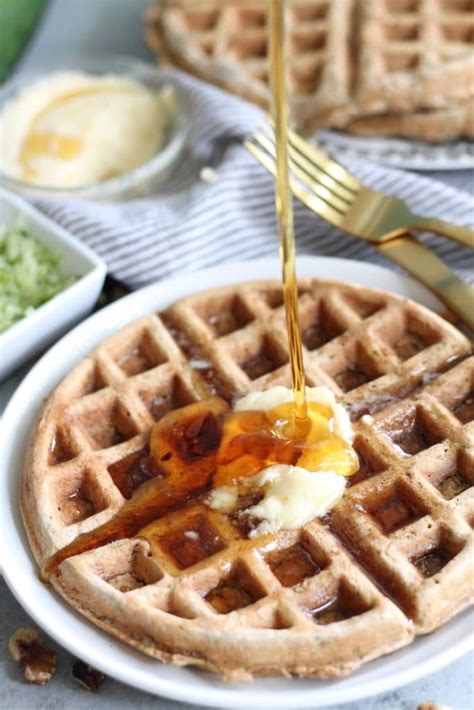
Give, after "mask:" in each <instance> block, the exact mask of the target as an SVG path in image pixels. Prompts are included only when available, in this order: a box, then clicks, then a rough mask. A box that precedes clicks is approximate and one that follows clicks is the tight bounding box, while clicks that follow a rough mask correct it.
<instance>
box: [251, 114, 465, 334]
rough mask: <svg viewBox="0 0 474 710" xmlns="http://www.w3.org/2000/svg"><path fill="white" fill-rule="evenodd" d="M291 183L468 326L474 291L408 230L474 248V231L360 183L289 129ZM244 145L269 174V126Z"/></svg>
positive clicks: (271, 145) (272, 159)
mask: <svg viewBox="0 0 474 710" xmlns="http://www.w3.org/2000/svg"><path fill="white" fill-rule="evenodd" d="M288 139H289V146H288V151H289V158H290V169H291V176H290V188H291V191H292V192H293V194H294V195H295V197H296V198H297V199H299V200H300V201H301V202H303V204H305V205H306V206H307V207H308V208H309V209H311V210H312V211H313V212H315V213H316V214H317V215H319V216H320V217H322V218H323V219H324V220H326V221H327V222H329V223H330V224H332V225H334V226H335V227H338V228H339V229H341V230H343V231H345V232H348V233H349V234H352V235H353V236H355V237H358V238H360V239H363V240H364V241H367V242H369V243H371V244H372V246H374V247H375V248H376V249H377V250H378V251H379V252H381V253H382V254H384V255H385V256H386V257H387V258H389V259H391V260H392V261H394V262H395V263H397V264H399V265H400V266H402V267H404V268H405V269H406V270H407V271H409V272H410V273H411V274H412V275H413V276H415V278H417V279H418V280H419V281H421V282H422V283H423V284H425V286H427V287H428V288H429V289H431V290H432V291H433V292H434V293H435V294H436V295H437V296H438V298H440V300H441V301H443V302H444V303H445V304H446V305H447V306H448V307H449V308H450V309H451V310H452V311H453V312H454V313H455V314H456V315H457V316H458V317H459V318H460V319H461V320H462V321H463V322H464V323H466V324H467V325H468V326H469V327H470V328H471V330H474V291H473V290H472V289H471V288H470V287H469V286H468V285H467V284H465V283H464V282H463V281H462V280H461V279H459V278H458V277H457V276H456V274H454V273H453V272H452V271H451V269H449V268H448V267H447V266H446V264H444V263H443V262H442V261H441V260H440V259H438V257H437V256H436V255H435V254H434V253H433V252H432V251H431V250H430V249H428V247H425V246H424V245H423V244H421V243H420V242H418V241H417V240H416V239H415V238H414V237H412V236H409V235H408V234H407V232H408V231H416V230H419V231H431V232H436V233H438V234H442V235H443V236H447V237H449V238H450V239H453V240H454V241H457V242H459V243H461V244H463V245H464V246H469V247H471V248H474V232H472V231H471V230H469V229H467V228H465V227H460V226H457V225H452V224H448V223H446V222H442V221H441V220H436V219H432V218H428V217H420V216H418V215H414V214H413V213H412V212H411V211H410V210H409V209H408V207H407V206H406V204H405V203H404V202H403V201H402V200H399V199H397V198H395V197H390V196H388V195H385V194H383V193H381V192H377V191H376V190H372V189H371V188H368V187H366V186H365V185H363V184H362V183H361V182H360V181H359V180H358V179H357V178H355V177H354V176H353V175H351V173H349V172H348V171H347V170H346V169H345V168H344V167H343V166H342V165H341V164H340V163H338V162H336V161H335V160H334V159H333V158H331V157H330V156H329V155H327V154H326V153H325V152H324V151H322V150H321V149H320V148H317V147H315V146H313V145H310V144H309V143H307V141H305V140H304V139H303V138H301V137H300V136H298V135H297V134H296V133H294V131H291V130H290V131H289V132H288ZM245 145H246V147H247V148H248V150H250V152H251V153H252V154H253V155H254V156H255V157H256V158H257V160H258V161H259V162H260V163H261V164H262V165H263V167H265V168H266V169H267V170H268V171H269V172H270V173H271V174H272V175H273V176H275V174H276V167H275V144H274V137H273V132H272V130H271V129H270V128H269V127H266V128H264V129H263V130H261V131H256V132H254V133H253V134H252V140H249V141H246V142H245Z"/></svg>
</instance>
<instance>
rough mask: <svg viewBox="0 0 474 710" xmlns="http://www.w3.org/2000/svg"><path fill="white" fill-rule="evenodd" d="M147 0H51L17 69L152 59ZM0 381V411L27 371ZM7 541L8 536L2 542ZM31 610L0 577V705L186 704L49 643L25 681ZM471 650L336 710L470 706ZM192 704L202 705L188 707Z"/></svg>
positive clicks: (9, 709) (103, 707) (104, 707)
mask: <svg viewBox="0 0 474 710" xmlns="http://www.w3.org/2000/svg"><path fill="white" fill-rule="evenodd" d="M148 4H149V0H50V3H49V7H48V9H47V11H46V13H45V14H44V16H43V20H42V22H41V25H40V27H39V29H38V31H37V33H36V35H35V37H34V38H33V40H32V42H31V43H30V46H29V48H28V50H27V51H26V52H25V54H24V56H23V58H22V60H21V62H20V63H19V65H18V66H17V70H19V71H21V70H23V69H28V68H31V67H35V66H37V65H38V64H41V63H42V62H44V61H51V60H55V59H61V58H62V57H68V56H71V55H72V54H81V53H94V54H96V53H100V52H114V53H122V54H129V55H133V56H136V57H139V58H142V59H150V58H151V55H150V53H149V52H148V51H147V49H146V48H145V47H144V45H143V42H142V24H141V17H142V15H143V12H144V11H145V9H146V7H147V6H148ZM433 177H436V178H438V179H443V180H445V181H446V182H448V183H449V184H451V185H453V187H458V188H460V189H465V190H468V191H470V192H471V193H472V190H473V175H472V173H468V172H466V171H464V172H462V173H440V174H437V175H433ZM27 369H28V368H24V370H23V371H22V372H21V373H17V375H15V376H13V377H12V378H10V380H9V381H7V382H6V383H4V384H3V385H2V386H0V411H1V410H2V409H3V406H4V405H5V403H6V401H7V399H8V398H9V396H10V395H11V393H12V392H13V390H14V388H15V386H16V384H17V383H18V382H19V381H20V379H21V377H22V375H23V374H24V372H26V371H27ZM2 544H5V541H2ZM30 623H31V622H30V620H29V618H28V615H27V614H26V613H25V612H24V611H23V610H22V608H21V607H20V606H19V604H18V603H17V602H16V600H15V599H14V597H13V596H12V594H11V593H10V591H9V590H8V589H7V587H6V585H5V583H4V582H3V580H0V689H1V690H0V708H1V710H89V709H90V708H94V709H95V708H98V709H99V710H109V709H112V708H114V710H128V708H134V709H135V708H136V709H137V710H139V709H140V708H148V707H150V708H151V707H153V708H160V709H161V710H172V709H173V708H176V710H178V709H179V708H183V707H185V706H184V705H181V704H178V703H174V702H171V701H168V700H164V699H162V698H155V697H152V696H150V695H148V694H146V693H141V692H139V691H137V690H134V689H132V688H129V687H127V686H126V685H123V684H121V683H118V682H116V681H114V680H112V679H107V680H106V681H105V683H104V684H103V685H102V686H101V688H100V690H99V692H98V693H97V695H95V696H93V695H91V694H89V693H87V692H86V691H85V690H83V689H82V688H81V687H80V686H78V685H77V684H76V683H75V682H74V681H73V680H72V678H71V675H70V669H71V664H72V657H71V655H70V654H69V653H67V652H66V651H64V650H63V649H61V648H59V647H58V646H57V644H54V643H53V642H51V645H52V647H54V648H56V649H57V651H58V661H59V664H58V671H57V673H56V675H55V676H54V678H53V680H52V681H51V683H50V684H49V685H48V686H45V687H43V688H37V687H34V686H29V685H26V684H25V683H24V681H23V680H22V677H21V673H20V669H19V667H18V666H17V664H15V663H14V662H13V661H11V659H10V658H9V656H8V652H7V643H8V639H9V638H10V636H11V635H12V634H13V632H14V631H15V630H16V629H17V628H18V627H19V626H24V625H29V624H30ZM473 664H474V658H473V655H472V654H471V655H468V656H465V657H464V658H462V659H460V660H458V661H457V662H456V663H453V664H452V665H450V666H449V667H447V668H445V669H443V670H441V671H439V672H437V673H435V674H433V675H429V676H427V677H426V678H423V679H422V680H420V681H417V682H416V683H412V684H410V685H408V686H406V687H404V688H401V689H399V690H397V691H395V692H392V693H389V694H385V695H382V696H377V697H375V698H373V699H371V700H366V701H363V702H357V703H351V704H349V705H347V704H346V705H340V706H337V708H335V710H349V708H351V710H415V708H416V707H417V705H418V704H419V703H420V702H422V701H423V700H429V701H431V702H434V703H439V704H446V705H448V706H450V707H451V708H453V710H470V709H471V708H473V707H474V689H473V675H474V673H473V671H474V665H473ZM186 707H187V708H189V710H193V709H194V710H197V709H198V708H200V707H201V706H198V705H193V706H190V705H188V706H186Z"/></svg>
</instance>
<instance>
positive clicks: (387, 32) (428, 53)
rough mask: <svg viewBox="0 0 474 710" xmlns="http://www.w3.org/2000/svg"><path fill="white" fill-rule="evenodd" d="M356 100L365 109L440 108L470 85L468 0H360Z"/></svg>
mask: <svg viewBox="0 0 474 710" xmlns="http://www.w3.org/2000/svg"><path fill="white" fill-rule="evenodd" d="M360 6H361V18H360V23H361V24H360V28H361V29H360V36H359V57H358V61H359V71H358V80H357V88H356V101H357V103H358V104H360V105H361V106H362V107H363V108H364V109H365V113H369V112H370V111H372V110H373V111H376V112H377V113H379V112H382V111H387V110H388V111H407V110H408V111H413V110H415V109H422V108H440V107H443V106H446V105H449V104H450V103H451V101H453V100H458V101H462V100H465V99H466V98H467V97H468V96H470V95H471V96H472V93H473V90H474V83H473V78H474V74H473V72H474V56H473V39H474V3H473V2H472V0H362V1H361V3H360Z"/></svg>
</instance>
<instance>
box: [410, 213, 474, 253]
mask: <svg viewBox="0 0 474 710" xmlns="http://www.w3.org/2000/svg"><path fill="white" fill-rule="evenodd" d="M410 229H413V230H416V231H426V232H434V234H440V235H441V236H443V237H448V239H452V240H453V241H454V242H458V243H459V244H463V245H464V246H466V247H471V249H474V232H473V231H472V229H468V228H467V227H461V226H460V225H458V224H450V223H449V222H443V221H442V220H440V219H434V218H431V217H418V215H416V222H414V224H413V225H410Z"/></svg>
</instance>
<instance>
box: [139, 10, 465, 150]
mask: <svg viewBox="0 0 474 710" xmlns="http://www.w3.org/2000/svg"><path fill="white" fill-rule="evenodd" d="M286 8H287V85H288V95H289V103H290V106H291V109H292V115H293V118H294V121H295V123H296V124H297V126H298V127H300V128H302V129H307V130H311V129H314V128H315V127H322V126H326V127H344V126H345V125H347V124H348V123H349V122H350V121H351V120H352V119H354V118H358V119H359V120H360V121H362V120H363V118H359V117H364V116H367V115H373V114H375V115H377V116H378V115H380V114H387V113H389V114H392V113H406V112H408V113H409V114H412V113H413V112H416V111H420V110H425V109H438V110H439V109H441V108H445V109H449V110H450V111H451V114H450V115H451V116H452V111H453V110H454V109H455V108H456V106H457V104H458V103H463V102H465V101H466V100H467V99H468V97H469V96H472V94H473V92H474V84H473V72H474V54H473V33H474V6H473V4H472V1H471V0H337V2H330V1H329V0H311V1H310V0H288V2H286ZM268 35H269V23H268V3H265V2H264V0H255V2H253V3H252V2H243V1H240V2H239V0H235V1H234V2H231V1H230V0H229V1H228V2H221V1H220V0H206V1H205V2H198V3H196V2H185V1H183V0H182V1H181V2H176V1H175V0H168V2H164V3H160V4H158V5H156V6H154V7H152V9H151V10H150V12H149V14H148V16H147V29H146V36H147V41H148V43H149V45H150V47H151V48H152V49H153V50H154V51H156V52H158V53H159V54H160V56H161V57H162V58H164V59H167V60H168V61H171V62H172V63H173V64H175V65H177V66H179V67H181V68H183V69H185V70H187V71H190V72H192V73H193V74H195V75H197V76H199V77H201V78H203V79H206V80H208V81H211V82H213V83H216V84H218V85H220V86H222V87H224V88H225V89H228V90H229V91H232V92H233V93H236V94H238V95H240V96H242V97H244V98H246V99H249V100H251V101H255V102H257V103H259V104H261V105H263V106H265V107H268V105H269V102H270V93H269V89H268V80H269V64H268V61H269V59H268ZM371 125H372V124H371V123H370V122H369V123H368V128H367V129H366V132H367V133H368V132H369V130H370V126H371ZM382 125H383V124H380V123H375V122H374V123H373V126H374V130H375V131H376V132H377V131H380V130H381V126H382ZM407 125H408V124H407V123H404V124H403V123H402V124H401V125H400V124H396V126H397V127H399V128H400V131H401V135H404V134H405V133H407V128H406V126H407ZM436 125H438V126H439V130H440V132H439V136H440V137H439V136H438V134H436V133H435V126H434V122H433V121H431V123H430V126H431V130H432V135H434V136H435V137H434V140H441V139H442V138H441V136H443V133H444V134H445V133H446V131H445V130H443V128H444V127H443V124H442V123H438V124H436ZM387 127H388V128H392V129H393V128H394V127H395V124H394V123H393V121H392V122H391V123H390V124H389V125H388V126H387ZM451 128H452V130H451V131H450V133H449V135H450V137H451V136H452V135H453V132H454V130H455V129H459V131H460V132H459V134H456V135H464V132H463V129H464V128H465V125H464V124H462V123H461V124H460V122H459V120H458V121H457V122H454V123H453V122H452V123H451ZM417 137H421V138H423V137H424V136H423V134H422V133H420V134H419V135H418V136H417Z"/></svg>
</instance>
